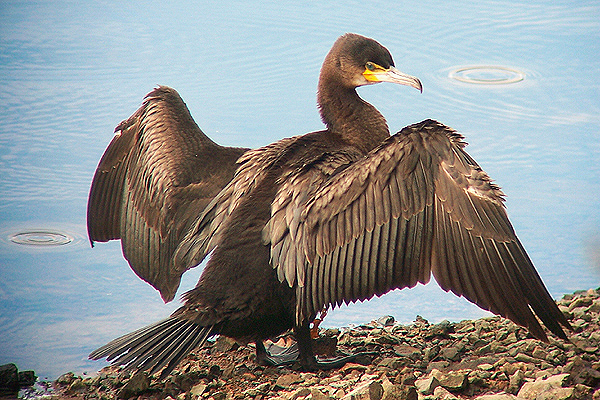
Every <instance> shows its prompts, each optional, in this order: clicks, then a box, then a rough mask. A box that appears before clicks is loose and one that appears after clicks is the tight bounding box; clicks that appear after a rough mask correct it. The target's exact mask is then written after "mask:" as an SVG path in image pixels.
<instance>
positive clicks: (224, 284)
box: [90, 33, 571, 378]
mask: <svg viewBox="0 0 600 400" xmlns="http://www.w3.org/2000/svg"><path fill="white" fill-rule="evenodd" d="M380 82H391V83H395V84H400V85H406V86H409V87H413V88H415V89H417V90H419V91H421V92H422V84H421V81H420V80H419V79H418V78H416V77H413V76H411V75H408V74H405V73H403V72H400V71H399V70H398V69H397V68H396V67H395V65H394V61H393V59H392V56H391V54H390V52H389V51H388V50H387V49H386V48H385V47H384V46H383V45H381V44H380V43H379V42H377V41H375V40H374V39H371V38H368V37H365V36H362V35H358V34H354V33H347V34H344V35H342V36H341V37H339V38H338V39H337V40H336V41H335V43H334V44H333V46H332V48H331V50H330V51H329V53H328V54H327V55H326V57H325V59H324V61H323V65H322V68H321V72H320V76H319V82H318V90H317V103H318V108H319V112H320V115H321V119H322V120H323V122H324V125H325V129H323V130H320V131H315V132H311V133H307V134H304V135H300V136H294V137H290V138H285V139H282V140H279V141H277V142H274V143H272V144H269V145H266V146H264V147H262V148H259V149H254V150H249V151H247V152H245V153H244V154H243V155H242V156H241V157H240V159H239V160H238V161H237V163H238V167H237V170H236V172H235V175H234V177H233V179H232V180H231V181H230V182H229V183H228V184H227V185H226V186H225V187H224V188H223V189H222V190H221V191H220V192H219V193H218V194H217V195H216V196H215V197H214V198H213V199H212V200H211V201H210V203H209V204H208V205H207V206H206V208H205V209H204V210H203V211H202V212H201V213H199V214H198V215H197V216H196V217H195V218H194V220H193V221H192V222H190V223H189V225H187V226H188V229H187V232H186V233H185V235H184V236H183V238H182V240H181V242H180V243H179V245H178V246H177V249H176V250H175V252H174V254H173V260H172V262H173V265H174V266H175V267H176V268H178V269H185V268H188V267H189V266H193V265H197V264H198V263H200V262H201V261H202V260H203V259H204V258H206V257H207V256H209V255H210V257H209V259H208V262H207V263H206V266H205V268H204V270H203V272H202V275H201V276H200V279H199V281H198V283H197V285H196V286H195V287H194V288H193V289H191V290H190V291H188V292H186V293H185V294H184V295H183V296H182V300H183V304H182V305H181V307H180V308H178V309H177V310H176V311H175V312H173V313H172V314H171V316H169V317H167V318H166V319H164V320H162V321H159V322H157V323H154V324H151V325H149V326H146V327H144V328H141V329H139V330H136V331H134V332H131V333H129V334H126V335H124V336H122V337H120V338H117V339H115V340H113V341H111V342H109V343H108V344H106V345H104V346H102V347H100V348H99V349H97V350H96V351H94V352H92V353H91V355H90V358H92V359H100V358H103V357H106V358H107V359H108V360H109V361H112V362H113V363H115V364H120V365H124V366H125V367H126V368H127V369H130V370H137V371H148V373H150V374H154V373H157V372H158V371H162V372H161V375H160V377H161V378H164V377H166V376H167V375H168V373H170V372H171V371H172V370H173V369H174V368H175V367H176V366H177V365H178V363H179V362H180V361H181V360H182V359H183V358H184V357H185V356H186V355H187V354H188V353H189V352H190V351H192V350H193V349H194V348H195V347H197V346H199V345H201V344H203V343H204V342H205V341H206V339H207V338H208V337H210V336H214V335H224V336H227V337H231V338H233V339H235V340H238V341H240V342H244V343H245V342H254V343H255V344H256V360H257V362H258V363H259V364H264V365H270V364H271V363H274V362H277V361H278V360H277V359H276V357H273V356H272V355H270V354H269V353H268V352H267V351H266V350H265V347H264V344H263V343H262V341H263V340H265V339H267V338H271V337H274V336H276V335H278V334H281V333H283V332H286V331H289V330H292V332H293V335H294V336H295V339H296V343H297V360H296V362H297V363H298V364H299V366H300V368H302V369H304V370H316V369H325V368H332V367H335V366H339V365H341V363H343V362H345V359H343V357H342V359H341V360H338V361H340V362H338V361H336V360H333V361H332V362H327V360H320V359H317V358H316V357H315V355H314V352H313V349H312V339H311V337H310V322H311V321H312V320H314V319H315V317H316V315H317V314H318V313H319V311H320V310H323V309H327V308H331V307H338V306H340V305H342V304H348V303H352V302H356V301H364V300H368V299H370V298H372V297H373V296H380V295H383V294H385V293H387V292H389V291H391V290H393V289H402V288H410V287H414V286H415V285H416V284H417V283H423V284H425V283H427V282H429V280H430V279H431V276H433V277H434V278H435V280H436V281H437V283H438V284H439V285H440V287H441V288H442V289H443V290H445V291H452V292H453V293H455V294H456V295H458V296H463V297H465V298H466V299H467V300H469V301H471V302H473V303H475V304H476V305H478V306H479V307H481V308H483V309H485V310H489V311H491V312H493V313H494V314H498V315H501V316H503V317H506V318H508V319H510V320H512V321H514V322H515V323H517V324H518V325H521V326H523V327H525V328H527V329H528V330H529V332H530V333H531V335H532V336H533V337H535V338H537V339H540V340H543V341H548V336H547V334H546V332H545V331H544V329H543V328H542V326H541V324H540V322H539V321H538V319H537V318H539V319H540V320H541V321H542V323H543V324H544V325H545V326H546V327H547V328H548V329H549V331H550V332H552V333H553V334H555V335H556V336H558V337H560V338H562V339H565V340H566V339H567V336H566V333H565V330H566V329H571V326H570V325H569V323H568V321H567V319H566V318H565V316H564V315H563V314H562V313H561V311H560V310H559V309H558V307H557V305H556V303H555V302H554V300H553V299H552V297H551V295H550V294H549V292H548V290H547V289H546V287H545V286H544V283H543V281H542V280H541V278H540V276H539V274H538V273H537V272H536V269H535V267H534V265H533V263H532V261H531V259H530V258H529V256H528V255H527V253H526V251H525V249H524V248H523V245H522V244H521V242H520V241H519V239H518V238H517V236H516V234H515V231H514V229H513V227H512V225H511V223H510V221H509V219H508V217H507V213H506V209H505V205H504V193H503V192H502V191H501V189H500V187H499V186H497V185H496V184H495V183H494V182H493V181H492V179H491V178H490V177H489V175H488V174H487V173H486V172H485V171H483V169H482V168H481V167H480V166H479V165H478V164H477V162H476V161H475V160H474V159H473V158H472V157H471V156H469V155H468V153H467V152H466V151H465V146H466V143H465V141H464V138H463V136H462V135H461V134H459V133H458V132H457V131H455V130H454V129H452V128H450V127H448V126H446V125H444V124H442V123H440V122H437V121H435V120H432V119H427V120H424V121H422V122H418V123H415V124H412V125H409V126H407V127H405V128H403V129H401V130H400V131H399V132H397V133H396V134H393V135H391V134H390V131H389V128H388V125H387V122H386V120H385V118H384V117H383V115H382V114H381V113H380V112H379V111H378V110H377V109H376V108H375V107H374V106H373V105H371V104H369V103H368V102H366V101H365V100H363V99H362V98H361V97H360V96H359V95H358V93H357V91H356V88H357V87H359V86H364V85H371V84H376V83H380Z"/></svg>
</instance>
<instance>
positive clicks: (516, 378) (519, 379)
mask: <svg viewBox="0 0 600 400" xmlns="http://www.w3.org/2000/svg"><path fill="white" fill-rule="evenodd" d="M524 379H525V374H524V373H523V371H521V370H517V371H515V373H514V374H512V375H511V376H510V378H509V383H508V392H509V393H512V394H516V393H518V392H519V389H521V385H522V384H523V381H524Z"/></svg>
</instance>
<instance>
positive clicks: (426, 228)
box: [264, 120, 569, 339]
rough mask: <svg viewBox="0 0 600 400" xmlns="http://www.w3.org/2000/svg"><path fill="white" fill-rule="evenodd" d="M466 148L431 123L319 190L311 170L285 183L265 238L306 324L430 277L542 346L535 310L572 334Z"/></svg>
mask: <svg viewBox="0 0 600 400" xmlns="http://www.w3.org/2000/svg"><path fill="white" fill-rule="evenodd" d="M464 146H465V143H464V142H463V141H462V137H461V136H460V135H459V134H458V133H456V132H455V131H454V130H452V129H451V128H448V127H446V126H444V125H442V124H440V123H438V122H436V121H432V120H426V121H423V122H421V123H419V124H415V125H412V126H409V127H406V128H404V129H403V130H402V131H401V132H399V133H398V134H396V135H394V136H392V137H390V138H389V139H388V140H386V141H385V142H384V143H383V144H382V145H381V146H380V147H379V148H377V149H375V150H373V151H372V152H371V153H370V154H369V155H368V156H367V157H365V158H363V159H361V160H359V161H357V162H355V163H353V164H352V165H350V166H348V167H347V168H345V169H343V170H342V171H340V172H339V173H336V174H334V175H333V176H332V177H330V178H324V179H320V182H318V185H317V184H316V183H315V180H316V178H315V174H314V172H312V171H314V169H311V171H309V173H306V174H299V175H297V176H295V177H293V179H290V180H288V183H289V184H288V185H283V186H282V187H281V189H280V190H279V193H278V195H277V198H276V200H275V202H274V203H273V206H272V218H271V220H270V221H269V223H268V224H267V226H266V228H265V231H264V236H265V239H266V241H267V242H269V243H270V244H271V258H272V263H273V267H274V268H276V269H277V272H278V276H279V277H280V279H281V280H282V281H287V283H288V284H289V285H290V286H291V287H294V286H295V287H296V290H297V310H296V317H297V320H298V322H301V321H304V320H306V319H310V318H312V317H313V316H314V315H315V314H316V313H317V312H318V311H319V310H321V309H323V308H324V307H327V306H329V305H339V304H341V303H342V302H345V303H348V302H353V301H356V300H364V299H368V298H371V297H372V296H373V295H381V294H383V293H386V292H388V291H389V290H391V289H394V288H404V287H412V286H414V285H416V284H417V282H421V283H426V282H428V281H429V279H430V276H431V273H433V275H434V277H435V279H436V280H437V281H438V283H439V284H440V286H441V287H442V288H443V289H444V290H446V291H448V290H451V291H453V292H454V293H455V294H457V295H460V296H464V297H466V298H467V299H469V300H470V301H472V302H474V303H476V304H477V305H479V306H480V307H482V308H484V309H486V310H490V311H492V312H494V313H496V314H499V315H502V316H505V317H508V318H510V319H511V320H513V321H514V322H516V323H518V324H520V325H522V326H525V327H527V328H528V329H529V330H530V331H531V332H532V334H533V335H535V336H536V337H538V338H540V339H547V338H546V335H545V333H544V331H543V330H542V328H541V326H540V324H539V323H538V321H537V319H536V317H535V315H534V312H535V313H536V314H537V316H538V317H539V318H540V319H541V320H542V321H543V322H544V324H545V325H546V326H547V327H548V328H549V329H550V330H551V331H552V332H554V333H555V334H557V335H558V336H561V337H565V335H564V332H563V330H562V328H561V326H560V325H561V324H562V325H563V326H565V327H568V326H569V324H568V322H567V321H566V319H565V317H564V316H563V314H562V313H561V312H560V311H559V310H558V308H557V306H556V304H555V303H554V301H553V300H552V298H551V297H550V295H549V293H548V291H547V290H546V288H545V287H544V284H543V283H542V281H541V279H540V277H539V275H538V274H537V272H536V270H535V268H534V266H533V264H532V263H531V260H530V259H529V257H528V256H527V254H526V253H525V251H524V249H523V247H522V245H521V243H520V242H519V240H518V238H517V237H516V235H515V233H514V230H513V228H512V226H511V224H510V222H509V221H508V217H507V215H506V212H505V209H504V206H503V194H502V192H501V191H500V189H499V188H498V187H497V186H496V185H494V184H493V183H492V182H491V180H490V178H489V177H488V175H487V174H486V173H485V172H484V171H483V170H482V169H481V168H480V167H479V166H478V165H477V163H476V162H475V161H474V160H473V159H472V158H471V157H470V156H469V155H468V154H467V153H466V152H465V151H464V149H463V148H464ZM311 172H312V174H311ZM317 180H318V179H317ZM306 193H308V194H306Z"/></svg>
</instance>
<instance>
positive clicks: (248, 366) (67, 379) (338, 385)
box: [22, 288, 600, 400]
mask: <svg viewBox="0 0 600 400" xmlns="http://www.w3.org/2000/svg"><path fill="white" fill-rule="evenodd" d="M557 304H558V305H559V308H560V309H561V311H563V312H564V313H565V314H566V315H567V317H568V319H569V322H570V323H571V324H572V326H573V329H574V330H573V332H568V333H567V335H568V336H569V339H570V341H571V342H570V343H569V342H564V341H562V340H560V339H558V338H555V337H553V336H550V338H549V343H544V342H541V341H539V340H536V339H533V338H532V337H531V335H529V333H528V332H527V331H526V330H525V329H523V328H521V327H518V326H517V325H515V324H514V323H512V322H511V321H509V320H507V319H503V318H500V317H485V318H481V319H477V320H464V321H460V322H456V323H454V322H448V321H442V322H441V323H438V324H430V323H429V322H427V321H426V320H425V319H423V318H421V317H419V316H417V318H416V320H415V321H414V322H413V323H411V324H409V325H400V324H396V323H394V321H393V317H382V318H380V319H378V320H377V321H372V322H371V323H369V324H366V325H360V326H356V327H353V328H351V329H349V328H343V329H320V330H319V331H320V338H319V340H318V343H319V347H320V350H321V351H320V353H322V354H323V353H325V354H326V353H331V352H332V351H334V349H335V348H336V344H337V349H338V350H340V351H343V352H345V353H361V352H365V353H368V355H364V356H360V357H358V358H357V360H356V362H354V363H349V364H346V365H345V366H344V367H342V368H340V369H334V370H330V371H319V372H315V373H312V372H306V373H304V372H299V371H296V370H294V368H293V367H289V368H276V367H262V366H258V365H256V364H255V363H254V358H255V356H254V348H253V346H251V345H248V346H240V345H238V344H237V343H235V342H234V341H232V340H230V339H228V338H225V337H220V338H218V339H217V340H216V341H211V342H209V343H207V344H206V345H205V346H203V347H202V348H201V349H197V350H196V351H194V352H193V353H192V354H191V355H190V356H188V357H187V358H186V359H185V360H184V361H183V362H182V363H181V365H180V366H179V367H178V368H176V369H175V370H174V371H173V372H172V373H171V375H169V377H167V378H166V379H165V380H164V381H162V382H160V381H157V380H155V379H153V378H152V377H148V376H147V375H146V374H145V373H142V374H136V375H134V376H133V377H132V376H131V375H130V374H128V373H119V370H120V369H119V368H116V367H106V368H103V369H102V370H100V371H99V372H98V375H97V376H95V377H83V378H82V377H78V376H75V375H74V374H72V373H67V374H64V375H62V376H61V377H59V378H58V379H57V380H56V381H54V382H52V389H50V390H46V392H45V393H46V396H49V397H44V398H50V399H113V398H133V399H140V400H142V399H173V400H188V399H189V400H194V399H213V400H228V399H259V400H262V399H276V400H296V399H299V400H301V399H316V400H327V399H347V400H351V399H372V400H382V399H408V400H430V399H431V400H434V399H435V400H442V399H447V400H451V399H479V400H511V399H528V400H529V399H546V400H552V399H553V400H569V399H574V400H577V399H593V400H600V288H598V289H590V290H586V291H578V292H575V293H574V294H568V295H565V296H564V297H563V298H562V299H561V300H559V301H557ZM38 391H39V388H38ZM22 393H24V396H29V395H27V390H25V391H22ZM30 395H31V396H35V389H30ZM28 398H32V397H28Z"/></svg>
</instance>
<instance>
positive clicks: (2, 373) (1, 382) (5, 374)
mask: <svg viewBox="0 0 600 400" xmlns="http://www.w3.org/2000/svg"><path fill="white" fill-rule="evenodd" d="M36 380H37V376H35V372H33V371H19V369H18V368H17V366H16V365H15V364H12V363H11V364H4V365H0V391H2V390H4V391H6V390H8V391H14V390H18V389H19V388H22V387H28V386H31V385H33V384H34V383H35V381H36Z"/></svg>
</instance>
